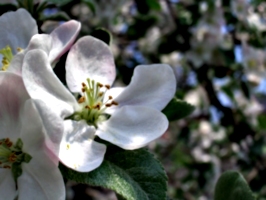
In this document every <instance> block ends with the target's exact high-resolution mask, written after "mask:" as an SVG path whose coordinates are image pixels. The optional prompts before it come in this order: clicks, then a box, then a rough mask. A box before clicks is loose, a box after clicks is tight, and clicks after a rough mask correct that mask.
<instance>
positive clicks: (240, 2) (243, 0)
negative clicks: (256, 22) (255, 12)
mask: <svg viewBox="0 0 266 200" xmlns="http://www.w3.org/2000/svg"><path fill="white" fill-rule="evenodd" d="M230 3H231V5H230V7H231V12H232V13H233V15H235V17H237V18H238V19H239V20H245V19H246V17H247V16H248V11H249V9H250V7H251V6H250V4H249V2H248V0H233V1H230Z"/></svg>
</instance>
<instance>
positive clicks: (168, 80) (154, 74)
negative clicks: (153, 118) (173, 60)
mask: <svg viewBox="0 0 266 200" xmlns="http://www.w3.org/2000/svg"><path fill="white" fill-rule="evenodd" d="M175 91H176V79H175V76H174V72H173V70H172V68H171V67H170V66H169V65H166V64H153V65H139V66H137V67H136V69H135V71H134V75H133V77H132V79H131V82H130V84H129V85H128V86H127V87H126V88H125V90H124V91H123V92H122V93H121V94H120V95H119V96H118V97H117V98H115V101H117V102H118V103H119V106H124V105H140V106H148V107H152V108H155V109H157V110H162V109H163V108H164V107H165V106H166V105H167V104H168V102H169V101H170V100H171V99H172V98H173V97H174V94H175Z"/></svg>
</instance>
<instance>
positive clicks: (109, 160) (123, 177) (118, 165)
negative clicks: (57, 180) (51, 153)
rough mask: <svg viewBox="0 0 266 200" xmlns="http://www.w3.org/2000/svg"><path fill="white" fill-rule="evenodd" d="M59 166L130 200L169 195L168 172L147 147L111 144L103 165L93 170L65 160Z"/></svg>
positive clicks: (153, 199) (67, 174) (69, 174)
mask: <svg viewBox="0 0 266 200" xmlns="http://www.w3.org/2000/svg"><path fill="white" fill-rule="evenodd" d="M59 168H60V170H61V172H62V175H63V177H64V178H66V179H68V180H74V181H76V182H78V183H86V184H89V185H92V186H101V187H103V188H108V189H111V190H114V191H115V192H116V193H117V194H119V196H120V198H124V199H126V200H164V199H166V190H167V176H166V174H165V171H164V169H163V167H162V165H161V164H160V163H159V161H158V160H157V159H155V158H154V156H153V155H152V154H151V153H150V152H148V151H147V150H146V149H138V150H134V151H126V150H123V149H120V148H117V147H114V146H108V149H107V153H106V155H105V160H104V161H103V163H102V164H101V166H100V167H98V168H97V169H95V170H93V171H91V172H89V173H80V172H76V171H74V170H71V169H68V168H67V167H65V166H64V165H62V164H60V166H59Z"/></svg>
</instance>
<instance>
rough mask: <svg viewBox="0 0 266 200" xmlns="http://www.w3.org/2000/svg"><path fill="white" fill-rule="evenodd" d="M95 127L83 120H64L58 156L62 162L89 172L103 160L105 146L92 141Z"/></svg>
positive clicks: (75, 168) (77, 169)
mask: <svg viewBox="0 0 266 200" xmlns="http://www.w3.org/2000/svg"><path fill="white" fill-rule="evenodd" d="M94 134H95V128H94V127H92V126H88V125H87V124H86V122H85V121H79V122H77V121H72V120H65V134H64V138H63V139H62V142H61V145H60V154H59V158H60V160H61V161H62V163H63V164H65V165H66V166H67V167H69V168H72V169H74V170H76V171H80V172H89V171H92V170H94V169H95V168H97V167H99V166H100V164H101V163H102V161H103V157H104V154H105V151H106V146H105V145H103V144H100V143H97V142H95V141H93V138H94Z"/></svg>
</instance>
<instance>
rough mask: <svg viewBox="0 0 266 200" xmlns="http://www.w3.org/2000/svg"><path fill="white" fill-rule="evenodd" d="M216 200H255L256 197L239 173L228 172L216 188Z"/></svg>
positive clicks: (220, 179)
mask: <svg viewBox="0 0 266 200" xmlns="http://www.w3.org/2000/svg"><path fill="white" fill-rule="evenodd" d="M214 200H255V197H254V196H253V194H252V191H251V190H250V188H249V186H248V184H247V183H246V180H245V179H244V177H243V176H242V175H241V174H240V173H239V172H236V171H227V172H225V173H223V174H222V176H221V177H220V178H219V180H218V182H217V184H216V186H215V194H214Z"/></svg>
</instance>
